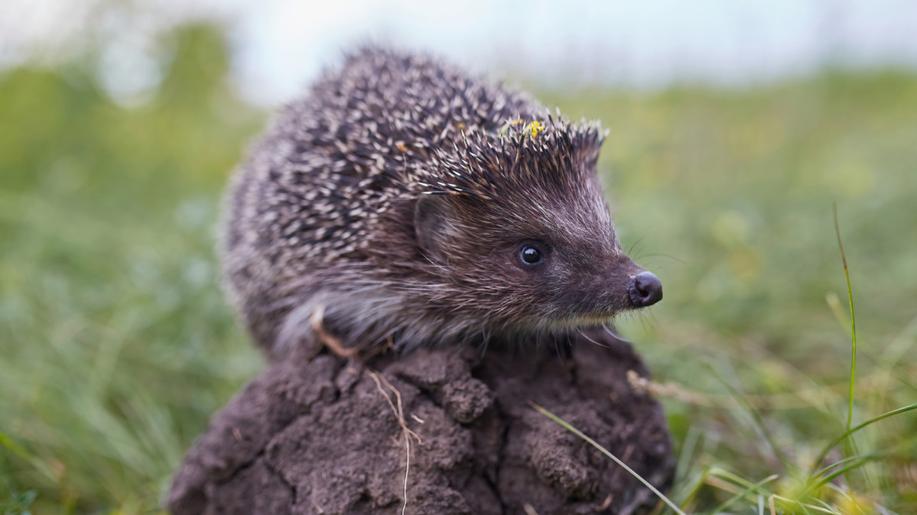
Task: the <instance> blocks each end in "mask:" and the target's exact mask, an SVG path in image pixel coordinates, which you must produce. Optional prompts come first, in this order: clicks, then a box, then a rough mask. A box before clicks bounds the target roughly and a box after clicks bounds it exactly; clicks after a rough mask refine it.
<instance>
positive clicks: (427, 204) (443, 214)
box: [414, 195, 452, 263]
mask: <svg viewBox="0 0 917 515" xmlns="http://www.w3.org/2000/svg"><path fill="white" fill-rule="evenodd" d="M451 213H452V207H451V206H450V205H449V200H448V199H447V198H446V196H445V195H421V196H420V197H419V198H418V199H417V203H416V204H415V205H414V236H415V237H416V238H417V246H418V247H420V250H421V252H423V254H424V255H425V256H426V257H428V258H429V259H431V260H433V261H437V262H440V263H442V262H443V258H444V257H445V253H444V252H443V244H444V243H445V241H446V239H447V237H448V236H447V232H448V231H449V219H450V218H451V217H450V214H451Z"/></svg>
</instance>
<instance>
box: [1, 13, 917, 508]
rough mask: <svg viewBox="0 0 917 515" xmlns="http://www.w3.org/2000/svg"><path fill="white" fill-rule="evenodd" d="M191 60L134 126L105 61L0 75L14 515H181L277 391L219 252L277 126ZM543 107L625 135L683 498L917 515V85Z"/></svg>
mask: <svg viewBox="0 0 917 515" xmlns="http://www.w3.org/2000/svg"><path fill="white" fill-rule="evenodd" d="M168 43H169V48H170V49H172V50H173V51H170V52H167V53H166V55H169V56H174V60H172V61H169V62H168V63H167V64H168V66H166V67H165V68H164V78H163V82H162V84H161V85H160V87H159V89H158V90H157V91H156V92H154V94H153V95H152V96H151V98H150V99H149V101H148V102H147V103H144V104H141V105H138V106H133V107H125V106H122V105H119V104H117V103H115V102H113V101H112V100H110V99H109V98H108V97H107V96H106V94H105V93H104V91H103V90H101V89H100V88H99V86H98V85H97V81H96V80H95V78H94V75H93V72H94V70H95V69H96V68H95V66H94V64H93V63H94V61H92V56H91V55H89V56H87V57H86V60H85V62H83V61H76V62H73V63H69V64H67V65H65V66H61V67H59V68H55V69H46V68H38V67H31V66H28V65H26V66H23V67H20V68H17V69H15V70H11V71H7V72H3V74H2V75H0V134H2V135H3V137H2V138H0V292H2V295H0V356H2V358H0V392H2V394H0V510H2V511H3V512H4V513H20V512H23V511H26V510H31V511H32V512H34V513H113V512H118V513H140V512H151V511H155V510H156V509H157V507H158V506H159V501H160V499H161V496H162V495H163V492H164V491H165V489H166V487H167V484H168V480H169V477H170V474H171V473H172V471H173V470H174V468H175V467H176V465H177V463H178V462H179V460H180V459H181V456H182V454H183V452H184V450H185V449H186V448H187V446H188V445H189V444H190V442H191V441H192V440H193V438H194V437H195V436H196V435H198V434H199V433H200V432H201V431H202V430H203V428H204V427H205V424H206V421H207V417H208V416H209V415H210V414H211V413H213V412H214V410H216V409H218V408H219V407H220V406H221V405H223V404H224V403H225V402H226V401H227V400H228V399H229V397H230V396H231V395H232V394H233V393H234V392H235V391H236V390H237V389H238V388H240V387H241V385H243V384H244V383H245V382H246V381H247V380H248V379H249V378H251V377H252V376H253V375H254V374H256V373H257V371H258V370H259V369H260V367H261V366H262V364H261V361H260V358H259V356H258V355H257V353H256V352H255V351H254V350H253V349H252V348H251V346H250V345H249V344H248V342H247V341H246V339H245V337H244V335H243V333H242V332H241V330H240V329H239V328H238V327H237V326H236V324H235V323H234V321H233V317H232V314H231V313H230V311H229V309H228V308H227V307H226V305H225V303H224V301H223V296H222V294H221V292H220V290H219V287H218V275H219V274H218V269H217V266H216V261H215V257H214V255H213V246H214V241H213V240H214V238H213V234H214V226H215V223H216V216H217V213H218V210H219V201H220V195H221V191H222V189H223V187H224V185H225V182H226V179H227V175H228V173H229V171H230V170H231V169H232V167H233V166H234V164H235V163H236V162H238V160H239V159H240V156H241V155H242V153H243V152H244V148H245V145H246V142H247V141H248V140H249V138H250V137H251V136H252V135H253V134H255V133H257V131H258V130H259V129H260V127H261V126H262V124H263V123H264V120H265V116H266V114H265V113H264V112H262V111H261V110H258V109H255V108H253V107H251V106H248V105H246V104H245V103H243V102H241V101H240V100H239V99H238V98H236V97H235V96H234V94H233V92H232V89H231V88H230V87H229V86H228V83H227V81H226V73H227V70H228V61H227V54H226V50H225V45H224V44H223V42H222V39H221V36H220V34H219V32H218V31H215V30H213V29H211V28H208V27H187V28H183V29H181V30H180V31H178V32H177V33H175V34H174V35H172V36H171V37H170V39H169V41H168ZM540 96H541V98H542V99H543V100H545V101H546V103H548V104H550V105H558V106H560V108H561V109H562V110H563V111H564V112H566V113H568V114H569V115H571V116H572V117H578V116H581V115H583V116H589V117H592V118H600V119H602V120H603V123H604V124H605V126H606V127H608V128H610V129H611V136H610V137H609V139H608V140H607V143H606V146H605V151H604V154H603V157H602V161H601V162H600V168H601V173H602V174H603V176H604V179H605V182H606V184H607V186H608V190H609V196H610V198H611V199H612V208H613V210H614V212H615V217H616V224H617V228H618V230H619V233H620V237H621V239H622V241H623V242H624V245H625V247H631V246H632V247H633V248H634V251H633V255H634V256H635V258H636V259H637V261H638V262H640V263H641V264H643V265H644V266H646V267H648V268H649V269H651V270H653V271H654V272H655V273H656V274H657V275H659V276H660V277H661V279H662V281H663V283H664V284H665V288H666V298H665V301H664V302H662V303H661V304H660V305H659V306H658V307H656V308H653V310H652V311H651V312H649V313H646V314H643V315H640V316H636V317H632V318H629V319H625V320H622V322H621V327H620V329H621V330H622V331H623V332H625V334H627V335H628V337H629V338H630V339H632V340H634V341H636V342H637V346H638V349H639V350H640V351H641V352H642V353H643V354H644V356H645V358H646V360H647V362H648V364H649V366H650V368H651V369H652V371H653V373H654V380H655V381H656V384H658V385H664V386H667V388H661V389H660V390H659V391H660V394H659V395H660V398H661V400H662V401H663V403H664V405H665V408H666V412H667V415H668V420H669V425H670V428H671V430H672V434H673V438H674V440H675V443H676V447H677V449H678V453H679V468H678V475H677V479H676V483H675V486H674V488H673V489H672V491H671V492H668V493H667V494H666V495H667V496H668V497H669V498H670V499H671V500H672V501H673V502H675V503H677V504H678V506H679V507H680V508H681V509H682V510H683V511H685V512H692V513H693V512H711V511H716V510H722V511H731V512H740V511H743V512H748V511H752V512H755V513H761V512H764V513H767V512H768V511H769V510H770V507H769V506H770V505H771V504H772V505H773V506H774V509H779V510H780V511H786V512H792V511H800V512H804V511H809V512H811V513H819V512H829V513H830V512H832V510H835V511H840V512H842V513H857V512H858V510H859V511H861V512H864V513H868V512H878V511H881V510H882V509H885V510H889V511H895V512H898V513H913V512H915V511H917V467H915V465H914V464H915V462H917V416H915V411H914V409H915V408H914V402H915V400H917V388H915V384H914V380H913V378H914V377H917V352H915V348H914V347H915V343H917V303H915V299H917V268H915V266H914V263H915V262H917V238H914V237H913V234H914V230H915V227H917V210H915V209H914V206H913V204H914V199H915V198H917V175H915V174H917V169H915V168H917V146H915V145H914V144H913V143H914V141H917V76H915V75H914V74H909V73H902V72H895V71H875V72H869V73H861V74H850V73H839V72H831V71H825V72H824V73H821V74H819V75H816V76H813V77H809V78H805V79H799V80H793V81H787V82H782V83H776V84H772V85H767V86H760V87H754V88H749V89H744V90H714V89H708V88H703V87H687V86H685V87H676V88H671V89H668V90H665V91H660V92H636V91H623V90H608V89H601V90H583V91H543V92H541V95H540ZM835 201H836V202H837V203H838V205H839V206H841V207H842V211H843V221H844V223H843V229H844V240H845V243H846V247H845V258H846V260H847V261H848V263H849V265H850V266H849V270H848V274H849V275H850V279H851V282H850V284H852V283H853V282H854V281H855V284H856V286H857V290H856V296H857V300H858V303H857V306H856V309H855V316H856V323H857V325H856V333H857V338H858V342H857V344H858V348H857V349H856V355H857V366H856V370H855V374H856V382H855V386H856V390H855V392H854V393H855V394H856V395H855V396H851V395H850V390H851V385H852V384H853V381H852V374H851V371H852V369H851V366H850V351H849V349H850V347H849V345H850V343H851V342H850V341H849V340H848V338H850V337H852V334H853V332H854V331H852V330H851V326H852V324H853V316H854V311H850V312H849V313H848V312H846V311H847V310H844V309H843V308H842V307H841V306H842V301H841V300H840V299H841V298H842V296H843V293H844V291H845V290H847V288H846V285H845V282H844V281H842V280H841V276H840V274H838V266H837V252H838V251H837V244H838V242H837V241H836V240H837V239H836V237H834V236H835V235H832V231H831V205H832V203H833V202H835ZM847 293H848V300H849V299H850V298H851V297H852V288H851V289H850V290H847ZM839 322H840V323H839ZM896 410H897V411H896ZM848 418H849V422H847V420H848ZM857 421H862V422H859V423H858V422H857ZM848 428H849V432H848ZM841 435H842V436H841ZM848 441H850V442H854V443H855V444H854V445H851V444H848V443H847V442H848ZM599 443H601V442H599ZM774 476H776V478H775V477H774Z"/></svg>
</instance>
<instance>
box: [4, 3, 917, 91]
mask: <svg viewBox="0 0 917 515" xmlns="http://www.w3.org/2000/svg"><path fill="white" fill-rule="evenodd" d="M133 3H134V4H135V5H134V6H132V8H131V10H129V11H128V10H127V9H125V8H120V7H118V5H119V4H118V2H112V1H110V0H85V1H83V2H80V1H74V0H2V1H0V66H3V65H4V63H6V64H5V65H6V66H9V64H10V63H15V62H18V61H21V60H23V59H25V58H27V56H32V55H34V53H35V52H36V49H38V50H39V51H40V52H41V55H43V56H44V58H45V59H48V58H50V59H53V57H54V56H55V55H61V54H66V52H67V51H68V50H70V49H73V48H78V46H79V41H81V40H84V39H85V38H86V35H87V34H92V35H94V37H96V38H97V39H98V40H100V41H102V42H103V46H104V48H105V50H104V51H103V54H102V61H101V64H100V67H101V69H100V75H101V76H102V78H103V82H104V83H105V84H106V86H107V87H108V88H109V89H110V90H111V91H113V93H114V94H115V95H116V96H117V95H126V96H130V95H133V94H135V93H136V92H137V91H141V92H142V90H143V89H144V88H149V87H151V85H155V82H156V80H157V77H158V68H157V67H158V66H159V64H160V63H159V61H161V59H159V60H157V57H156V56H155V55H153V54H152V53H151V50H150V48H151V46H152V42H153V41H154V40H155V35H156V34H157V33H159V32H161V31H162V30H164V29H166V28H167V27H169V26H172V25H174V24H176V23H178V22H180V21H182V20H187V19H195V18H205V19H214V20H217V21H219V22H220V23H222V24H223V25H224V26H226V27H227V30H228V33H229V35H230V38H231V43H232V48H233V55H234V65H233V74H234V79H235V82H236V83H237V85H238V87H239V89H240V91H241V92H242V93H243V94H244V95H245V96H246V97H248V98H249V99H252V100H254V101H256V102H259V103H263V104H276V103H278V102H280V101H283V100H285V99H289V98H290V97H291V96H293V95H295V94H296V93H297V92H298V91H300V90H301V89H302V87H303V86H304V85H305V84H306V83H307V82H308V81H309V80H310V79H311V78H312V77H314V76H315V75H316V73H318V71H319V70H320V69H321V67H322V66H325V65H327V64H329V63H333V62H334V60H335V59H336V57H337V55H338V54H339V52H340V50H341V49H343V48H346V47H347V46H349V45H352V44H354V43H355V42H360V41H366V40H374V41H382V42H394V43H397V44H399V45H402V46H407V47H411V48H422V49H427V50H432V51H435V52H437V53H440V54H444V55H446V56H448V57H450V58H451V59H453V60H457V61H459V62H461V63H462V64H464V65H466V66H469V67H471V68H474V69H477V70H481V71H485V72H490V73H493V74H495V75H499V76H507V75H511V76H514V77H522V78H525V79H526V80H528V81H532V82H537V81H544V82H549V83H562V84H563V83H572V84H591V83H598V84H614V85H627V86H638V87H658V86H664V85H666V84H670V83H673V82H679V81H705V82H713V83H719V84H742V83H746V82H754V81H762V80H763V81H766V80H772V79H774V78H779V77H783V76H788V75H798V74H804V73H810V72H812V71H814V70H815V69H817V68H818V67H820V66H824V65H825V64H828V63H830V64H840V65H844V66H881V65H887V64H897V65H904V66H909V67H912V68H917V35H915V32H917V1H913V0H861V1H854V0H823V1H819V0H745V1H731V0H693V1H682V0H642V1H610V0H606V1H592V2H589V1H585V0H567V1H560V0H556V1H538V0H527V1H522V0H508V1H502V2H501V1H486V0H470V1H452V2H437V1H432V0H430V1H416V0H393V1H387V2H370V1H366V0H353V1H344V0H338V1H319V2H310V1H303V0H299V1H296V0H265V1H252V2H246V1H243V0H227V1H217V0H197V1H194V0H150V1H146V2H143V1H141V2H133ZM128 12H129V13H130V14H125V13H128Z"/></svg>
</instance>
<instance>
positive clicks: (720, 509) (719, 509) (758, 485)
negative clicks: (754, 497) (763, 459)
mask: <svg viewBox="0 0 917 515" xmlns="http://www.w3.org/2000/svg"><path fill="white" fill-rule="evenodd" d="M778 477H780V476H778V475H777V474H771V475H770V476H767V477H766V478H764V479H762V480H761V481H758V482H756V483H752V484H750V485H748V486H746V487H745V489H744V490H742V491H740V492H739V493H737V494H735V495H733V496H732V497H730V498H729V499H727V500H725V501H723V502H722V503H721V504H720V505H719V506H717V507H716V508H714V509H713V510H712V511H711V513H722V512H723V511H724V510H726V508H728V507H730V506H732V504H733V503H735V502H736V501H738V500H739V499H742V498H743V497H745V496H746V495H748V494H750V493H752V492H758V493H759V494H762V493H764V492H761V487H762V486H764V485H766V484H767V483H770V482H771V481H774V480H775V479H777V478H778Z"/></svg>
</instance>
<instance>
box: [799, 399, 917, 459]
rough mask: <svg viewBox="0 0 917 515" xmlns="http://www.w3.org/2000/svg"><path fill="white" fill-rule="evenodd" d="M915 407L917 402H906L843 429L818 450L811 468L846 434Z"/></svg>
mask: <svg viewBox="0 0 917 515" xmlns="http://www.w3.org/2000/svg"><path fill="white" fill-rule="evenodd" d="M915 409H917V402H915V403H912V404H908V405H906V406H901V407H900V408H897V409H893V410H891V411H886V412H885V413H883V414H881V415H879V416H876V417H873V418H871V419H869V420H867V421H865V422H862V423H860V424H858V425H856V426H854V427H852V428H850V429H848V430H847V431H844V433H843V434H841V435H840V436H838V437H837V438H835V439H834V440H831V441H830V442H829V443H828V445H826V446H825V447H824V448H822V450H821V452H819V453H818V456H817V457H816V458H815V461H814V462H813V465H812V467H813V468H814V467H817V466H818V465H819V464H820V463H821V462H822V461H824V459H825V456H827V455H828V453H829V452H830V451H831V449H833V448H834V446H835V445H837V444H839V443H841V442H843V441H844V440H845V439H847V437H848V436H850V435H852V434H854V433H856V432H857V431H859V430H861V429H863V428H865V427H868V426H870V425H872V424H875V423H876V422H878V421H880V420H884V419H886V418H888V417H894V416H895V415H900V414H902V413H907V412H908V411H912V410H915Z"/></svg>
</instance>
